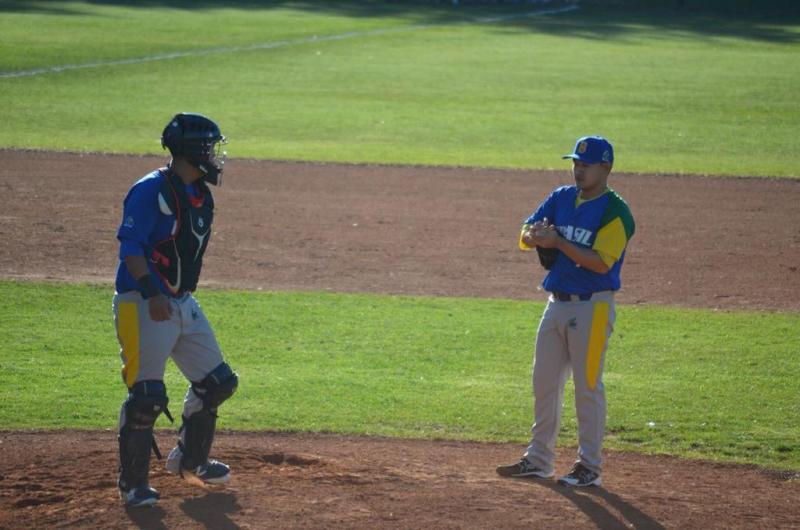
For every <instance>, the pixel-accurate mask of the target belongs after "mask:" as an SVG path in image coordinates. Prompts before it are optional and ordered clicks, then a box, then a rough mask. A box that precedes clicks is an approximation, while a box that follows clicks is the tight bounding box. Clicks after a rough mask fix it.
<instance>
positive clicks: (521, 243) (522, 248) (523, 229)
mask: <svg viewBox="0 0 800 530" xmlns="http://www.w3.org/2000/svg"><path fill="white" fill-rule="evenodd" d="M532 226H533V225H522V230H520V231H519V249H520V250H533V249H535V248H536V247H535V246H533V247H529V246H528V245H526V244H525V243H524V242H523V241H522V234H524V233H525V232H527V231H528V228H530V227H532Z"/></svg>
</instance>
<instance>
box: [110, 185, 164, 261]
mask: <svg viewBox="0 0 800 530" xmlns="http://www.w3.org/2000/svg"><path fill="white" fill-rule="evenodd" d="M157 219H158V186H153V185H152V184H151V182H141V181H140V182H138V183H136V184H135V185H134V186H133V187H132V188H131V190H130V191H129V192H128V196H127V197H125V202H124V204H123V208H122V223H121V224H120V226H119V230H117V239H119V241H120V248H119V257H120V259H124V258H125V256H131V255H133V256H143V255H144V249H145V248H147V247H148V246H149V245H150V234H151V233H152V232H153V229H154V228H155V225H156V220H157Z"/></svg>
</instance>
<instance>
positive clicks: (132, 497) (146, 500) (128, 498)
mask: <svg viewBox="0 0 800 530" xmlns="http://www.w3.org/2000/svg"><path fill="white" fill-rule="evenodd" d="M117 485H118V486H119V498H120V499H122V502H124V503H125V506H130V507H131V508H139V507H142V506H152V505H154V504H155V503H157V502H158V499H159V498H160V497H161V495H160V494H159V493H158V492H157V491H156V490H154V489H153V488H151V487H150V486H148V485H147V484H145V485H143V486H138V487H135V488H130V489H127V488H125V487H124V486H123V485H122V483H121V482H117Z"/></svg>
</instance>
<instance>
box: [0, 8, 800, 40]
mask: <svg viewBox="0 0 800 530" xmlns="http://www.w3.org/2000/svg"><path fill="white" fill-rule="evenodd" d="M573 3H576V0H552V1H549V2H544V3H542V2H538V3H537V2H536V1H535V0H534V1H532V0H516V1H513V0H506V1H502V0H493V1H489V0H460V3H459V5H453V2H452V0H438V1H437V0H332V1H322V0H319V1H312V0H302V1H291V0H229V1H227V2H224V3H223V2H218V1H216V0H141V1H138V2H132V1H130V0H86V2H84V3H83V4H81V3H76V2H72V1H67V0H50V1H46V2H45V1H21V0H8V1H4V0H0V12H17V13H45V14H53V15H83V16H91V15H92V14H93V11H92V10H91V6H92V5H102V6H120V7H128V8H137V7H138V8H143V9H149V8H170V9H176V10H182V9H183V10H212V9H218V8H221V7H224V8H226V9H229V8H236V9H248V10H270V9H278V8H287V9H294V10H302V11H308V12H310V13H315V14H325V13H327V14H331V15H338V16H345V17H367V18H378V17H400V18H407V19H408V21H409V24H442V25H446V24H453V23H463V22H478V21H479V20H480V19H481V18H482V17H491V16H493V15H495V16H496V15H506V14H525V13H531V12H534V11H537V10H542V9H548V10H549V9H557V8H560V7H564V6H568V5H571V4H573ZM577 3H579V4H580V6H581V8H580V9H579V10H577V11H570V12H568V13H562V14H559V15H556V16H527V17H519V18H512V19H508V20H502V21H496V22H494V23H493V24H494V25H496V27H498V28H500V29H501V30H502V31H515V32H521V31H530V32H536V33H545V34H551V35H563V36H571V37H578V38H585V39H603V40H609V39H615V40H617V39H624V38H626V37H629V36H631V37H635V36H636V35H637V34H643V33H648V34H652V32H653V31H656V32H662V33H663V34H664V36H665V38H670V36H672V37H676V38H680V37H683V36H685V35H686V34H691V35H695V36H706V37H735V38H741V39H748V40H755V41H767V42H776V43H796V42H800V28H797V26H798V25H800V2H796V1H794V0H759V1H755V0H702V1H701V0H647V1H645V0H615V1H613V2H612V1H610V0H582V1H577ZM609 4H610V5H609ZM793 26H794V27H793Z"/></svg>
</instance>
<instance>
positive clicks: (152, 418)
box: [123, 381, 169, 430]
mask: <svg viewBox="0 0 800 530" xmlns="http://www.w3.org/2000/svg"><path fill="white" fill-rule="evenodd" d="M168 404H169V398H167V387H166V386H165V385H164V382H163V381H139V382H138V383H136V384H135V385H133V387H132V388H131V390H130V393H129V394H128V399H126V400H125V405H124V406H125V422H124V424H123V428H125V427H126V426H127V427H130V428H131V429H134V430H140V429H152V428H153V425H155V423H156V420H157V419H158V417H159V416H160V415H161V413H162V412H167V414H168V415H169V411H168V410H167V405H168Z"/></svg>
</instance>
